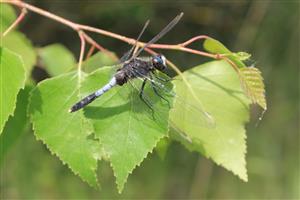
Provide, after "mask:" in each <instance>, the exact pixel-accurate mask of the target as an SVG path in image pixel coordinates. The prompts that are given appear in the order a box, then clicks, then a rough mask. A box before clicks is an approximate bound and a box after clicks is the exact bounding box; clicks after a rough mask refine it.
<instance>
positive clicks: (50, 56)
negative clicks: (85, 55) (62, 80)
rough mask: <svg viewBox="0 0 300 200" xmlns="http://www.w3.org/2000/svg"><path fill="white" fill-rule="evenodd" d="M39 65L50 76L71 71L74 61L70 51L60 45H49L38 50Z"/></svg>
mask: <svg viewBox="0 0 300 200" xmlns="http://www.w3.org/2000/svg"><path fill="white" fill-rule="evenodd" d="M38 54H39V56H40V58H41V63H40V64H41V65H42V66H43V67H45V69H46V70H47V72H48V73H49V74H50V75H51V76H57V75H60V74H63V73H66V72H68V71H70V69H72V68H73V67H74V66H75V64H76V60H75V58H74V55H73V54H72V52H71V51H69V50H68V49H67V48H66V47H65V46H63V45H61V44H51V45H48V46H46V47H43V48H40V49H38Z"/></svg>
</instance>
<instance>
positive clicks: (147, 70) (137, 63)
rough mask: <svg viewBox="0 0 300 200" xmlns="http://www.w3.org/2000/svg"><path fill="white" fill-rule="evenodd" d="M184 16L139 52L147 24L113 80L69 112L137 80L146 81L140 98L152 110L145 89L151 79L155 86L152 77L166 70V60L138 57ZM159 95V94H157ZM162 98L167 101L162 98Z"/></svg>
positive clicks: (168, 26) (159, 57) (125, 56)
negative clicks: (113, 88)
mask: <svg viewBox="0 0 300 200" xmlns="http://www.w3.org/2000/svg"><path fill="white" fill-rule="evenodd" d="M182 15H183V13H181V14H180V15H178V16H176V17H175V18H174V19H173V20H172V21H171V22H170V23H169V24H168V25H167V26H166V27H165V28H164V29H163V30H162V31H161V32H160V33H159V34H157V35H156V36H155V37H154V38H153V39H152V40H150V41H149V42H148V43H147V44H146V45H145V46H144V47H142V48H141V49H138V50H137V41H138V40H139V39H140V37H141V35H142V34H143V32H144V30H145V29H146V27H147V26H148V24H149V21H147V22H146V24H145V25H144V28H143V30H142V31H141V33H140V34H139V36H138V38H137V40H136V44H135V45H134V46H133V47H132V48H131V49H130V51H129V52H128V53H127V54H125V55H124V56H123V58H121V67H120V68H119V69H118V70H117V72H116V73H115V75H114V76H113V77H112V78H111V80H110V81H109V82H108V83H107V84H106V85H104V86H103V87H102V88H100V89H99V90H97V91H96V92H94V93H92V94H90V95H88V96H86V97H85V98H83V99H82V100H80V101H79V102H77V103H76V104H74V105H73V106H72V107H71V109H70V110H69V111H70V112H75V111H77V110H79V109H81V108H83V107H84V106H86V105H88V104H89V103H91V102H93V101H94V100H95V99H96V98H98V97H100V96H101V95H103V94H104V93H105V92H107V91H108V90H110V89H111V88H112V87H114V86H116V85H119V86H122V85H123V84H125V83H127V82H128V81H129V80H131V79H135V78H141V79H143V80H144V81H143V84H142V88H141V90H140V98H141V99H142V100H143V101H144V102H145V103H146V104H147V106H148V107H150V108H151V104H150V103H149V102H148V101H147V100H146V99H145V98H143V91H144V87H145V84H146V82H147V80H149V79H150V82H151V84H152V85H153V84H154V82H152V81H151V77H152V76H153V75H155V71H156V70H158V71H162V72H163V70H164V69H165V68H166V58H165V57H164V56H163V55H160V54H158V55H154V56H151V57H138V56H139V54H140V53H141V52H142V51H143V50H144V49H145V48H147V47H148V46H149V45H150V44H153V43H155V42H156V41H157V40H158V39H159V38H161V37H162V36H163V35H165V34H166V33H167V32H168V31H169V30H171V29H172V28H173V27H174V26H175V25H176V24H177V22H178V21H179V20H180V18H181V17H182ZM153 89H154V91H155V92H156V89H155V87H153ZM156 93H157V92H156ZM157 95H159V94H158V93H157ZM159 96H160V95H159ZM160 97H161V98H163V99H165V98H164V97H162V96H160ZM151 109H152V108H151Z"/></svg>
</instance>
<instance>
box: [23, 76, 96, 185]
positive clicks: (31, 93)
mask: <svg viewBox="0 0 300 200" xmlns="http://www.w3.org/2000/svg"><path fill="white" fill-rule="evenodd" d="M70 73H74V72H69V73H65V74H61V75H59V76H55V77H53V78H48V79H45V80H43V81H41V82H39V83H38V84H37V85H36V86H35V88H34V89H32V90H31V91H30V94H29V106H28V107H27V116H29V119H30V122H31V124H32V130H33V133H34V136H35V138H36V140H37V141H41V142H42V143H43V144H44V145H45V146H46V148H47V149H48V150H49V152H50V153H51V155H55V156H56V157H57V158H58V159H59V160H60V161H61V162H62V164H63V165H66V166H67V167H68V168H69V169H70V170H71V171H72V172H73V173H74V175H76V176H78V177H80V178H81V180H83V181H84V182H86V183H88V184H89V185H90V186H91V187H96V188H99V187H100V184H99V182H98V177H97V173H96V171H97V169H98V162H96V168H91V170H92V171H93V172H94V173H93V174H94V177H95V180H96V185H93V184H92V183H90V182H89V181H88V180H86V179H85V178H84V177H82V176H81V175H80V174H79V172H77V171H75V170H73V169H72V168H71V167H70V166H69V164H68V163H66V162H65V161H63V160H62V159H61V158H60V156H59V155H58V153H57V152H55V151H52V150H51V147H50V146H49V145H48V144H47V143H45V142H44V141H43V140H42V139H41V138H39V137H38V135H37V134H36V131H37V128H36V126H35V123H34V121H33V119H32V115H31V114H30V107H31V106H30V104H31V99H32V95H33V93H34V91H35V90H36V89H37V88H38V86H40V85H42V84H44V83H45V81H49V80H51V79H56V78H60V77H61V76H65V75H66V74H70ZM79 112H82V111H79ZM82 115H83V113H82ZM81 118H83V120H85V121H89V120H87V119H85V118H84V117H81ZM89 123H90V122H89ZM91 127H93V126H91ZM93 129H94V127H93ZM93 131H94V130H93ZM93 131H91V132H90V133H89V135H90V134H92V133H93Z"/></svg>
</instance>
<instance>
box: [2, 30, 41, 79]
mask: <svg viewBox="0 0 300 200" xmlns="http://www.w3.org/2000/svg"><path fill="white" fill-rule="evenodd" d="M1 42H2V44H1V46H3V47H6V48H8V49H10V50H11V51H13V52H16V53H17V54H19V55H20V56H21V57H22V59H23V61H24V66H25V70H26V73H27V76H30V75H31V70H32V68H33V66H34V65H35V63H36V52H35V50H34V48H33V46H32V44H31V42H30V40H28V39H27V38H26V36H25V35H24V34H23V33H21V32H18V31H11V32H9V33H8V34H7V35H6V36H5V37H3V38H2V40H1Z"/></svg>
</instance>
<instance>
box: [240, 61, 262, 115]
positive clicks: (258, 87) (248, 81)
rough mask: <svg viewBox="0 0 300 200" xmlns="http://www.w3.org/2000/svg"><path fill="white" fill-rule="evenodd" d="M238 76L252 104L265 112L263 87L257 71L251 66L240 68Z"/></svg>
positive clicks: (259, 73)
mask: <svg viewBox="0 0 300 200" xmlns="http://www.w3.org/2000/svg"><path fill="white" fill-rule="evenodd" d="M240 75H241V76H242V80H243V82H242V84H243V86H244V90H245V91H246V93H247V96H248V97H250V99H251V101H252V102H253V103H256V104H258V105H260V106H261V107H262V108H263V109H264V110H267V102H266V96H265V85H264V82H263V77H262V76H261V72H260V71H259V69H257V68H255V67H253V66H251V67H245V68H241V69H240Z"/></svg>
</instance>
